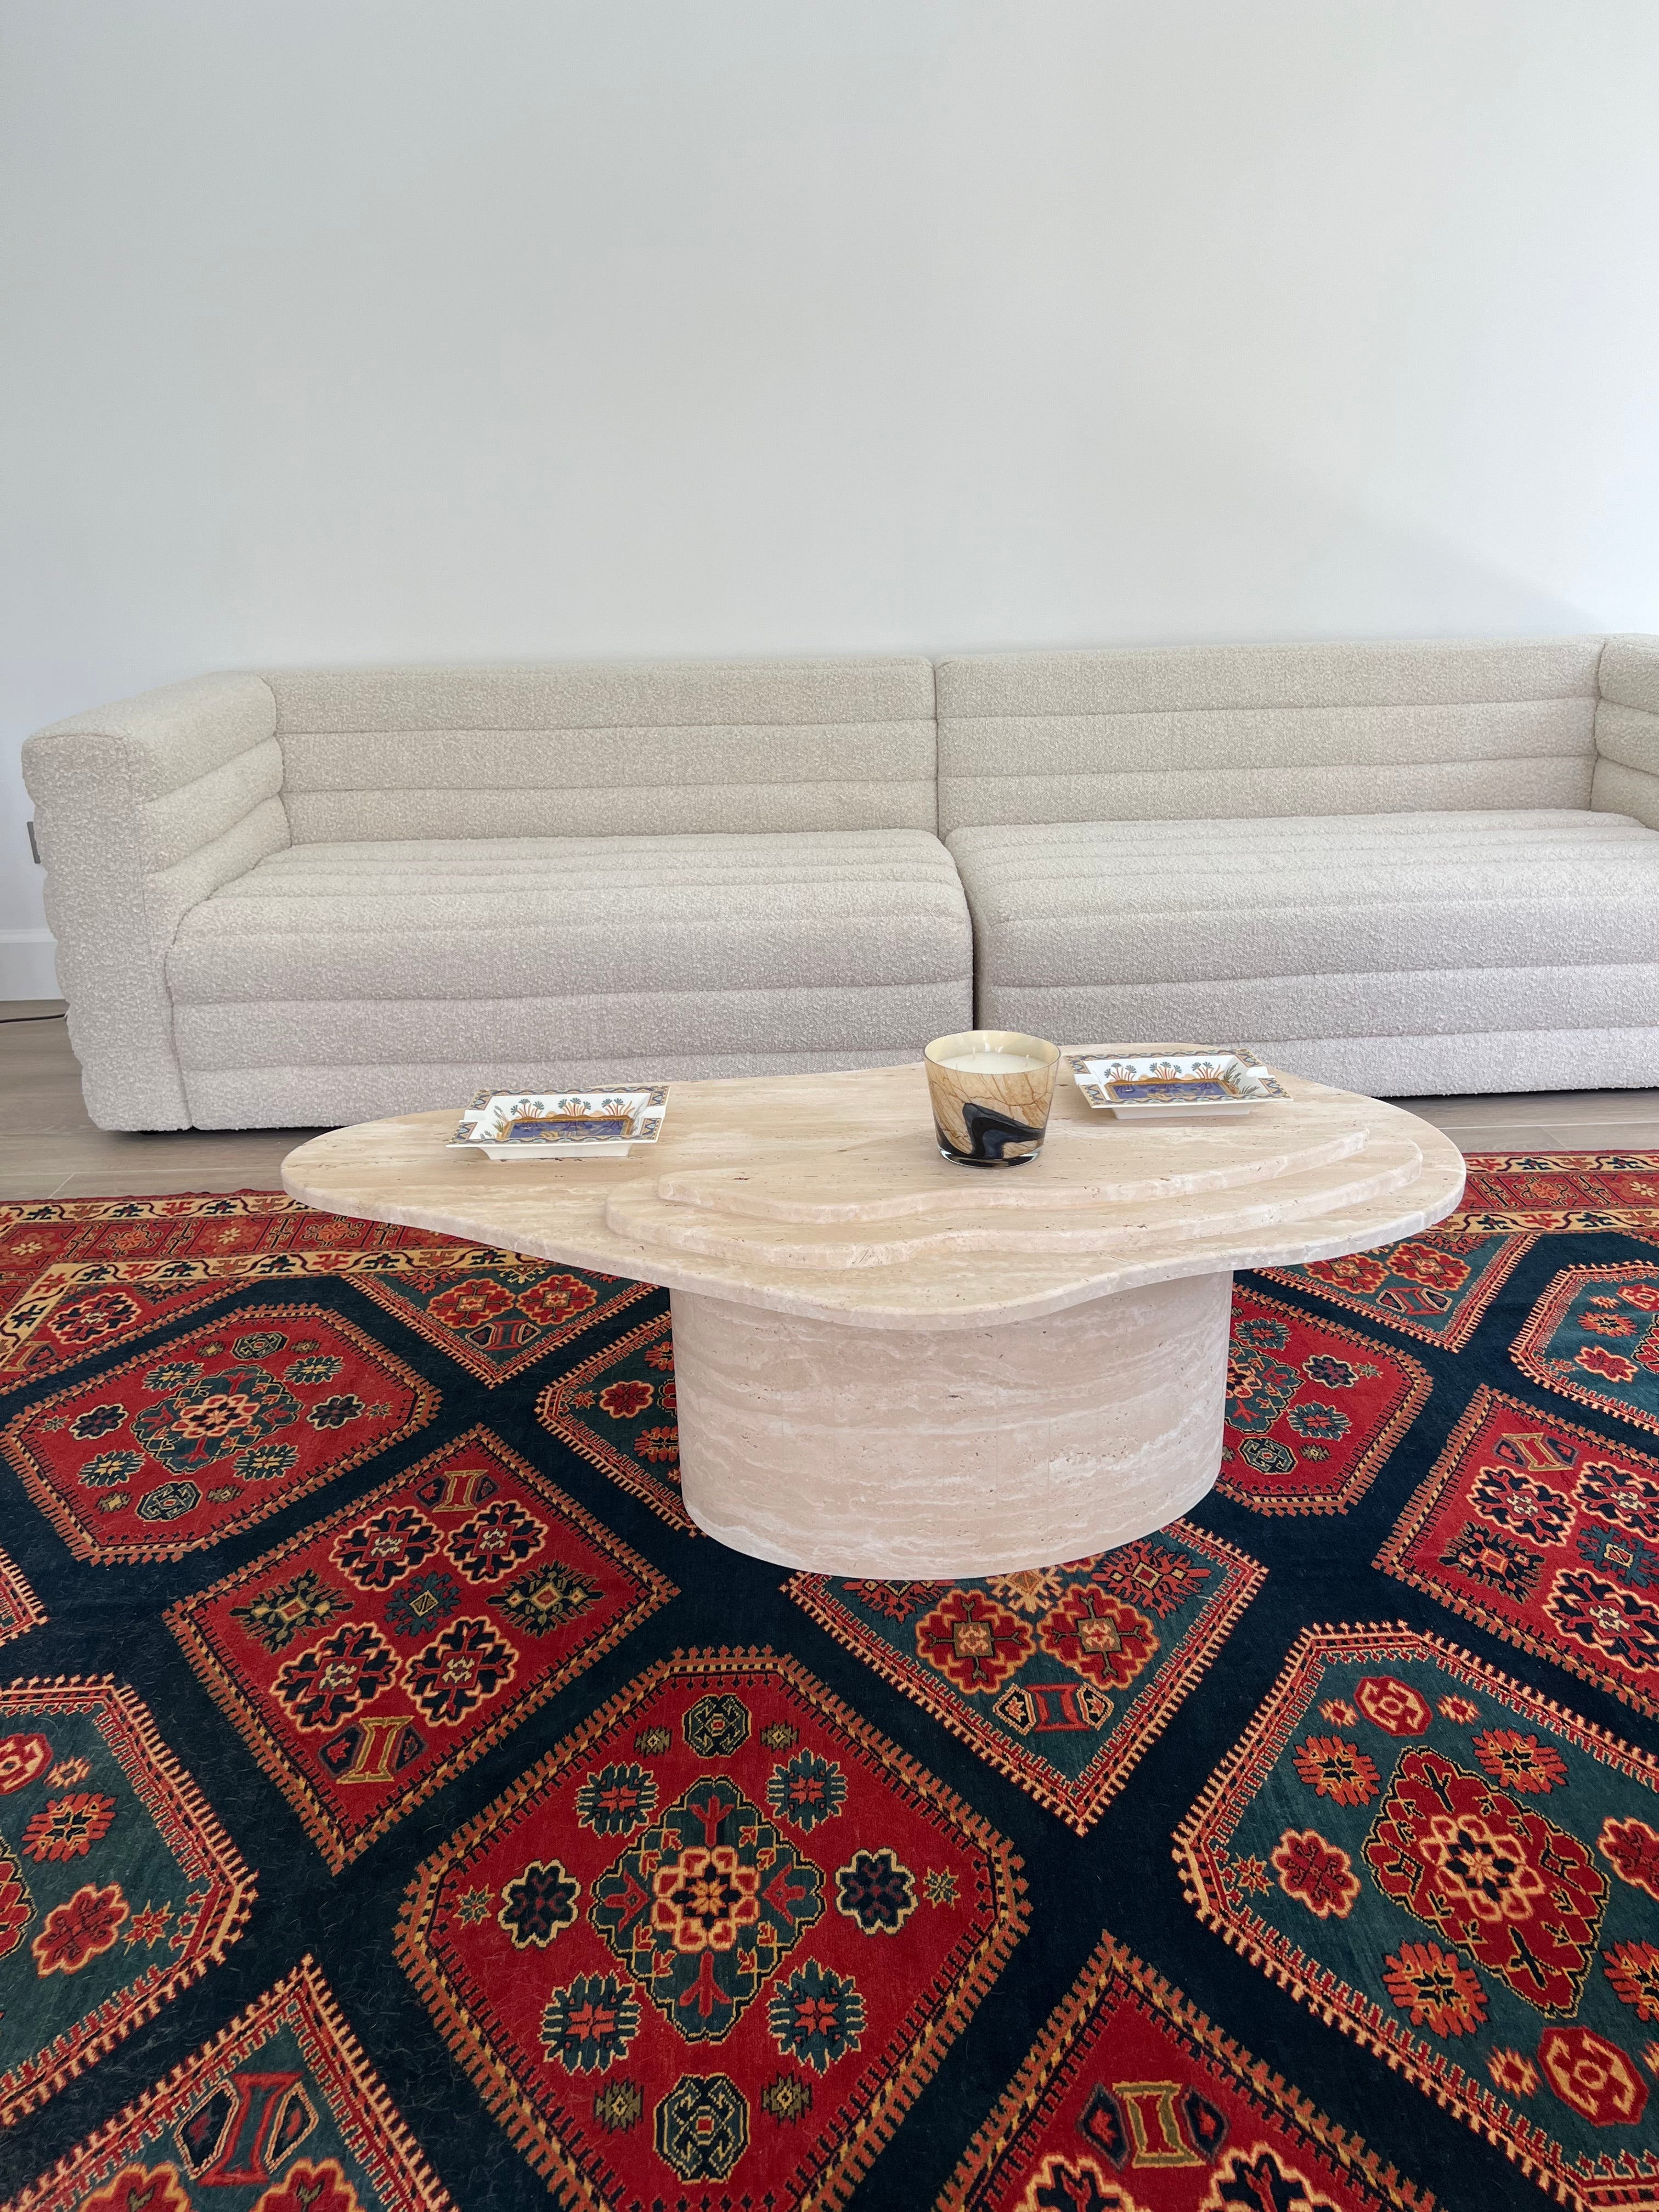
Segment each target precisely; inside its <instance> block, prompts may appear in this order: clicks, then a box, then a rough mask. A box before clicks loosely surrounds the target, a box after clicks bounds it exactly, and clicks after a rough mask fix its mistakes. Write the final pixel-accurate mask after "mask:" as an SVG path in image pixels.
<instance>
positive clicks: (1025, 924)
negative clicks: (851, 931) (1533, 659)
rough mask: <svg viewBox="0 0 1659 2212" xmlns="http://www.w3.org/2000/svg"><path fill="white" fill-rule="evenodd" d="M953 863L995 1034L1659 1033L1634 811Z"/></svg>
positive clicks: (1101, 837) (1011, 854)
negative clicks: (1014, 1031) (965, 895)
mask: <svg viewBox="0 0 1659 2212" xmlns="http://www.w3.org/2000/svg"><path fill="white" fill-rule="evenodd" d="M951 851H952V852H953V854H955V856H956V860H957V866H959V868H960V869H961V871H962V877H963V884H964V886H965V887H966V890H967V893H968V900H969V907H970V908H971V909H972V912H973V916H974V923H975V934H976V942H977V948H978V959H979V978H980V1000H979V1018H980V1019H981V1021H982V1022H984V1023H986V1024H997V1025H1000V1026H1006V1027H1010V1028H1023V1029H1027V1030H1032V1031H1035V1032H1036V1034H1038V1035H1040V1036H1050V1037H1054V1038H1055V1039H1056V1040H1058V1041H1067V1042H1077V1043H1086V1042H1110V1041H1120V1042H1126V1041H1128V1040H1131V1039H1134V1038H1142V1039H1146V1040H1167V1041H1173V1040H1175V1039H1177V1038H1181V1037H1187V1036H1191V1037H1193V1038H1194V1039H1196V1040H1198V1041H1201V1042H1206V1043H1208V1042H1233V1041H1237V1042H1249V1043H1250V1044H1253V1045H1258V1046H1273V1045H1276V1044H1279V1043H1281V1042H1285V1041H1301V1042H1306V1041H1323V1040H1332V1039H1341V1038H1376V1037H1386V1036H1400V1037H1408V1036H1409V1037H1416V1038H1423V1037H1434V1036H1460V1035H1467V1034H1468V1033H1469V1032H1471V1031H1499V1030H1501V1031H1514V1030H1591V1029H1608V1028H1628V1029H1638V1028H1639V1029H1645V1030H1651V1029H1653V1028H1654V1027H1655V1025H1656V1024H1659V833H1656V832H1655V831H1653V830H1651V829H1644V828H1643V827H1642V826H1641V825H1640V824H1639V823H1636V822H1633V821H1632V820H1631V819H1630V818H1629V817H1627V816H1625V815H1618V814H1595V813H1589V812H1580V811H1576V810H1560V811H1557V810H1541V811H1492V812H1480V813H1468V814H1438V813H1436V814H1370V815H1340V816H1332V817H1316V816H1301V817H1291V818H1282V819H1273V820H1251V821H1193V822H1095V823H1069V824H1057V825H1052V826H1048V827H1039V828H998V829H960V830H958V831H957V833H956V834H955V836H953V837H952V838H951ZM1286 1064H1287V1065H1290V1066H1296V1067H1297V1072H1298V1073H1314V1074H1317V1073H1320V1069H1319V1068H1318V1067H1315V1066H1301V1065H1299V1064H1298V1063H1297V1060H1295V1059H1294V1058H1293V1057H1292V1058H1290V1059H1288V1060H1286ZM1326 1064H1327V1065H1330V1064H1331V1063H1330V1062H1329V1061H1328V1062H1327V1063H1326ZM1349 1079H1352V1063H1350V1064H1349V1066H1348V1070H1347V1072H1346V1073H1333V1074H1332V1075H1330V1076H1329V1077H1328V1080H1332V1081H1344V1080H1349ZM1570 1086H1571V1074H1570V1073H1569V1072H1568V1071H1566V1070H1565V1069H1564V1070H1563V1072H1562V1076H1561V1085H1560V1087H1563V1088H1565V1087H1570ZM1424 1087H1425V1088H1428V1087H1430V1086H1429V1085H1427V1084H1426V1083H1425V1085H1424ZM1457 1087H1462V1086H1457Z"/></svg>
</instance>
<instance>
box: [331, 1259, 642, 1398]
mask: <svg viewBox="0 0 1659 2212" xmlns="http://www.w3.org/2000/svg"><path fill="white" fill-rule="evenodd" d="M446 1258H447V1255H445V1256H444V1257H441V1258H438V1259H436V1260H435V1261H433V1262H432V1263H431V1264H429V1265H428V1266H426V1267H418V1268H416V1267H404V1268H400V1269H398V1271H397V1272H396V1273H387V1272H385V1271H381V1272H379V1273H372V1274H371V1273H365V1274H364V1275H363V1276H362V1279H361V1287H362V1290H363V1291H364V1293H365V1294H366V1295H367V1296H368V1297H371V1298H373V1299H374V1302H375V1304H377V1305H380V1306H384V1307H385V1308H386V1311H387V1312H388V1313H392V1314H396V1315H397V1316H398V1317H399V1319H401V1320H404V1321H406V1322H408V1324H409V1326H410V1328H413V1329H414V1330H416V1332H417V1334H420V1335H422V1336H423V1337H424V1338H425V1339H426V1340H427V1341H428V1344H435V1345H436V1346H437V1347H438V1349H439V1350H440V1351H441V1352H447V1353H448V1354H449V1357H450V1358H452V1359H453V1360H457V1361H459V1364H461V1365H462V1366H463V1367H465V1369H466V1370H467V1372H468V1373H469V1374H470V1375H475V1376H477V1378H478V1380H479V1381H480V1382H481V1383H507V1382H510V1381H511V1380H512V1378H513V1376H515V1375H521V1374H522V1373H523V1372H524V1370H525V1369H526V1368H527V1367H532V1366H533V1365H534V1364H536V1362H537V1361H538V1360H540V1359H543V1358H545V1357H546V1355H547V1354H548V1353H549V1352H557V1351H559V1350H560V1349H561V1348H562V1346H565V1345H567V1344H571V1343H574V1341H575V1340H576V1338H577V1337H579V1336H580V1335H582V1334H584V1333H585V1332H586V1331H587V1330H588V1329H590V1328H594V1327H596V1326H597V1325H598V1324H599V1322H608V1321H610V1320H611V1318H612V1316H615V1315H617V1314H619V1313H621V1312H622V1311H623V1309H624V1308H625V1307H628V1306H631V1305H633V1304H636V1303H637V1302H638V1300H639V1299H641V1298H642V1297H648V1296H649V1294H650V1287H651V1286H650V1285H649V1284H648V1283H625V1282H623V1281H621V1280H620V1279H617V1278H616V1277H613V1276H611V1275H591V1274H578V1273H575V1272H574V1270H573V1269H571V1268H568V1267H555V1266H553V1265H552V1264H551V1263H550V1261H546V1260H529V1259H521V1258H520V1256H519V1255H517V1254H516V1253H510V1252H493V1253H490V1252H478V1253H474V1254H472V1255H471V1256H470V1257H469V1258H468V1260H467V1261H465V1264H464V1265H462V1266H460V1267H456V1266H454V1265H453V1263H450V1264H446V1263H445V1261H446Z"/></svg>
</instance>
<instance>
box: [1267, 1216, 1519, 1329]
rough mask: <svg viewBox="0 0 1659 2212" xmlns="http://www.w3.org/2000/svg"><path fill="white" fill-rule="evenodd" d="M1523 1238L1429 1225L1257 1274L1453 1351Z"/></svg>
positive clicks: (1500, 1282) (1505, 1275) (1476, 1323)
mask: <svg viewBox="0 0 1659 2212" xmlns="http://www.w3.org/2000/svg"><path fill="white" fill-rule="evenodd" d="M1533 1241H1534V1240H1533V1239H1532V1238H1531V1237H1505V1236H1502V1235H1498V1234H1492V1233H1490V1232H1489V1233H1487V1234H1485V1235H1483V1234H1482V1233H1481V1232H1480V1231H1469V1230H1456V1229H1431V1230H1430V1231H1428V1232H1427V1233H1426V1235H1425V1236H1422V1237H1407V1239H1406V1241H1405V1242H1404V1243H1401V1244H1389V1245H1384V1246H1383V1248H1382V1249H1380V1250H1378V1251H1375V1252H1350V1253H1347V1254H1345V1255H1344V1256H1343V1257H1342V1258H1340V1259H1339V1260H1310V1261H1309V1262H1308V1263H1307V1265H1306V1266H1305V1267H1264V1268H1263V1269H1262V1270H1261V1274H1262V1279H1263V1280H1264V1281H1267V1282H1269V1283H1283V1284H1285V1285H1286V1286H1287V1288H1289V1289H1291V1290H1304V1291H1317V1292H1318V1294H1319V1296H1320V1297H1323V1298H1328V1299H1329V1300H1330V1301H1331V1303H1332V1304H1333V1305H1339V1306H1346V1307H1347V1309H1348V1310H1349V1311H1350V1313H1357V1314H1364V1316H1366V1318H1367V1319H1368V1320H1370V1321H1380V1322H1386V1323H1387V1324H1388V1326H1389V1328H1397V1329H1400V1330H1401V1331H1402V1332H1403V1333H1404V1334H1406V1335H1407V1336H1414V1337H1417V1338H1419V1340H1421V1341H1422V1342H1423V1343H1425V1344H1433V1345H1438V1346H1440V1347H1441V1349H1442V1350H1443V1351H1446V1352H1461V1351H1462V1348H1463V1346H1465V1345H1466V1344H1467V1343H1468V1340H1469V1339H1470V1338H1471V1337H1472V1336H1473V1335H1474V1332H1475V1330H1476V1329H1477V1328H1479V1327H1480V1322H1481V1319H1482V1316H1484V1315H1485V1314H1486V1310H1487V1308H1488V1307H1489V1306H1490V1305H1491V1304H1492V1300H1493V1299H1494V1298H1495V1297H1497V1296H1498V1292H1499V1291H1501V1290H1502V1289H1503V1287H1504V1284H1505V1283H1506V1282H1507V1281H1508V1280H1509V1278H1510V1273H1511V1271H1512V1270H1513V1268H1514V1267H1515V1265H1516V1261H1518V1260H1520V1259H1521V1258H1522V1255H1524V1254H1525V1253H1527V1252H1528V1251H1530V1249H1532V1244H1533Z"/></svg>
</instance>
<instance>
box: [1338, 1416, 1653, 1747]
mask: <svg viewBox="0 0 1659 2212" xmlns="http://www.w3.org/2000/svg"><path fill="white" fill-rule="evenodd" d="M1376 1564H1377V1565H1378V1566H1379V1567H1383V1568H1385V1569H1387V1571H1389V1573H1390V1574H1395V1575H1398V1576H1399V1577H1400V1578H1401V1581H1402V1582H1408V1583H1413V1585H1414V1586H1415V1587H1416V1588H1417V1589H1423V1590H1427V1591H1428V1592H1429V1593H1430V1595H1431V1596H1434V1597H1437V1598H1439V1599H1440V1600H1441V1601H1442V1602H1443V1603H1444V1604H1446V1605H1449V1606H1450V1607H1452V1608H1453V1610H1454V1611H1455V1612H1457V1613H1462V1614H1463V1615H1464V1617H1465V1619H1467V1620H1478V1621H1479V1622H1480V1625H1481V1626H1482V1627H1483V1628H1489V1629H1490V1630H1491V1631H1492V1633H1493V1635H1495V1636H1501V1637H1503V1638H1504V1639H1505V1641H1506V1642H1508V1643H1510V1644H1521V1645H1522V1647H1523V1648H1524V1649H1525V1650H1528V1651H1536V1652H1538V1653H1540V1654H1541V1656H1544V1657H1545V1658H1547V1659H1553V1661H1554V1662H1555V1663H1556V1664H1557V1666H1559V1667H1565V1668H1566V1669H1567V1670H1568V1672H1569V1673H1571V1674H1578V1675H1582V1676H1583V1679H1584V1680H1586V1681H1590V1682H1594V1683H1595V1684H1596V1685H1597V1686H1598V1687H1600V1688H1601V1689H1604V1690H1607V1691H1608V1692H1611V1694H1612V1695H1613V1697H1615V1698H1621V1699H1623V1700H1624V1701H1625V1703H1626V1705H1634V1706H1636V1707H1637V1708H1638V1711H1642V1712H1644V1713H1654V1714H1659V1460H1652V1459H1649V1458H1646V1457H1645V1456H1644V1455H1643V1454H1641V1453H1639V1452H1634V1451H1632V1450H1631V1449H1629V1447H1628V1446H1627V1445H1620V1444H1617V1443H1609V1442H1608V1440H1607V1438H1606V1437H1603V1436H1600V1435H1597V1434H1596V1433H1595V1431H1592V1430H1589V1429H1581V1428H1579V1427H1577V1426H1576V1425H1574V1424H1573V1423H1572V1422H1571V1421H1560V1420H1556V1419H1552V1418H1551V1417H1550V1416H1549V1415H1548V1414H1546V1413H1540V1412H1539V1410H1538V1408H1537V1407H1534V1406H1529V1405H1526V1404H1524V1403H1522V1401H1520V1400H1518V1399H1516V1398H1510V1397H1506V1396H1505V1395H1503V1393H1501V1392H1499V1391H1497V1390H1490V1389H1486V1387H1485V1386H1484V1385H1483V1386H1482V1388H1481V1389H1479V1390H1477V1391H1476V1392H1475V1394H1474V1397H1473V1398H1472V1399H1471V1400H1470V1401H1469V1404H1468V1410H1467V1411H1466V1412H1465V1413H1464V1415H1463V1418H1462V1420H1461V1421H1460V1422H1459V1423H1458V1425H1457V1426H1456V1428H1455V1430H1454V1431H1452V1434H1451V1436H1450V1437H1449V1440H1448V1442H1447V1444H1446V1449H1444V1451H1443V1452H1442V1454H1441V1455H1440V1457H1439V1459H1438V1460H1437V1462H1436V1463H1435V1465H1434V1467H1433V1468H1432V1469H1431V1471H1430V1474H1429V1476H1428V1480H1426V1481H1425V1483H1424V1485H1423V1486H1422V1488H1421V1489H1420V1490H1419V1492H1418V1493H1417V1495H1416V1496H1415V1497H1414V1498H1413V1499H1412V1501H1411V1504H1409V1505H1408V1506H1407V1508H1406V1510H1405V1512H1404V1513H1403V1514H1402V1515H1401V1518H1400V1522H1399V1525H1398V1526H1397V1527H1396V1528H1395V1529H1394V1531H1393V1533H1392V1534H1390V1535H1389V1540H1388V1541H1387V1542H1386V1543H1385V1544H1384V1545H1383V1549H1382V1551H1381V1552H1380V1553H1378V1554H1377V1560H1376Z"/></svg>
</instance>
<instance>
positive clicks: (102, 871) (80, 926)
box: [23, 676, 289, 1129]
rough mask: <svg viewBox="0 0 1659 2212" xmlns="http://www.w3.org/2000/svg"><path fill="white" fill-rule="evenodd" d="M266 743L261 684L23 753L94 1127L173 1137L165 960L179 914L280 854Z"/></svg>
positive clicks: (126, 718) (144, 700) (228, 689)
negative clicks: (164, 1133) (168, 1131)
mask: <svg viewBox="0 0 1659 2212" xmlns="http://www.w3.org/2000/svg"><path fill="white" fill-rule="evenodd" d="M23 781H24V783H25V784H26V786H27V789H28V793H29V796H30V798H31V799H33V801H34V805H35V825H36V830H37V835H38V837H39V842H40V857H41V859H42V860H44V861H45V863H46V920H47V921H48V922H49V923H50V924H51V926H52V932H53V934H54V935H55V936H56V938H57V939H58V985H59V987H60V988H61V989H62V991H63V993H64V996H65V998H67V999H68V1000H69V1002H70V1011H69V1029H70V1039H71V1041H72V1042H73V1043H74V1046H75V1049H76V1054H77V1055H78V1057H79V1059H80V1061H81V1068H82V1089H83V1090H84V1091H85V1094H86V1101H87V1108H88V1112H89V1113H90V1114H91V1115H92V1118H93V1120H94V1121H95V1122H96V1123H97V1124H98V1126H99V1127H100V1128H101V1129H179V1128H185V1127H188V1126H189V1122H190V1109H189V1105H188V1103H187V1102H186V1099H185V1085H184V1079H183V1076H182V1075H181V1073H180V1072H179V1060H178V1055H177V1054H176V1053H175V1051H174V1049H173V1007H172V1002H171V1000H170V999H169V997H168V994H167V953H168V951H169V949H170V947H171V945H172V944H173V936H174V933H175V932H176V931H177V929H178V927H179V922H180V921H181V920H182V919H183V917H184V916H185V914H187V913H188V912H189V910H190V908H191V907H193V906H196V905H197V904H198V903H199V902H201V901H202V900H203V899H204V898H206V897H207V896H209V894H210V892H213V891H215V890H217V889H218V888H219V886H220V885H221V884H225V883H228V882H229V881H230V880H231V879H232V878H233V877H235V876H240V875H244V874H246V872H247V870H248V869H250V868H251V867H252V866H254V864H255V863H256V861H258V860H263V859H264V856H265V855H266V854H268V853H274V852H276V851H277V850H278V849H279V848H281V847H282V846H284V845H286V844H287V843H288V842H289V828H288V816H287V813H286V811H284V809H283V802H282V799H281V797H280V796H279V793H280V792H281V790H282V783H283V755H282V748H281V747H280V746H279V745H278V744H277V743H276V700H275V699H274V697H273V696H272V695H271V691H270V685H269V684H266V683H265V682H264V680H263V678H259V677H257V676H204V677H198V678H195V679H194V680H193V681H191V682H190V683H186V684H167V686H166V687H165V688H163V689H162V690H159V691H146V692H143V693H141V694H140V695H139V696H137V698H133V699H123V700H119V701H118V702H116V704H115V705H113V706H112V707H102V708H98V709H97V710H96V711H95V712H94V713H92V714H77V715H76V716H74V717H73V718H72V719H71V720H69V721H66V722H56V723H54V724H53V725H52V727H51V728H50V729H46V730H42V731H41V732H40V733H39V735H38V736H35V737H33V738H29V740H28V741H27V744H25V745H24V747H23Z"/></svg>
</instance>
